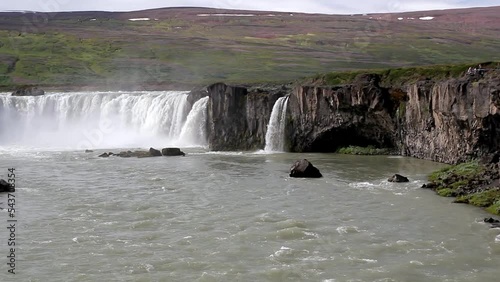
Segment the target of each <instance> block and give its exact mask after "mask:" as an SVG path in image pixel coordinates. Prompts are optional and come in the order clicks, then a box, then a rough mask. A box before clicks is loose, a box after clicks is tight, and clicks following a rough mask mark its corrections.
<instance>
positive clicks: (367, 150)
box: [337, 146, 391, 155]
mask: <svg viewBox="0 0 500 282" xmlns="http://www.w3.org/2000/svg"><path fill="white" fill-rule="evenodd" d="M337 153H338V154H344V155H390V154H391V150H390V149H387V148H375V147H374V146H368V147H357V146H349V147H344V148H340V149H338V150H337Z"/></svg>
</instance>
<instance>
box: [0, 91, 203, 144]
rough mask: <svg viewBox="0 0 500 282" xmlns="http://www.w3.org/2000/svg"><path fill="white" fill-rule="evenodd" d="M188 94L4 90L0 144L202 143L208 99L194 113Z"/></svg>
mask: <svg viewBox="0 0 500 282" xmlns="http://www.w3.org/2000/svg"><path fill="white" fill-rule="evenodd" d="M187 97H188V95H187V92H180V91H164V92H85V93H84V92H75V93H54V94H47V95H44V96H37V97H12V96H9V95H0V131H1V132H2V134H1V135H0V146H9V145H16V146H24V147H38V148H58V149H61V148H65V149H78V150H80V149H96V148H129V147H149V146H160V147H161V146H166V145H176V146H200V145H201V146H203V145H205V144H206V133H205V131H204V128H205V123H206V106H207V100H208V98H206V99H203V101H198V103H195V105H193V108H192V111H191V112H190V110H191V108H190V105H189V103H188V102H187ZM198 123H202V124H198Z"/></svg>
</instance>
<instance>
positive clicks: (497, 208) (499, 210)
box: [486, 201, 500, 215]
mask: <svg viewBox="0 0 500 282" xmlns="http://www.w3.org/2000/svg"><path fill="white" fill-rule="evenodd" d="M486 210H487V211H488V212H490V213H492V214H496V215H500V201H496V202H495V203H494V204H493V205H491V206H489V207H488V208H486Z"/></svg>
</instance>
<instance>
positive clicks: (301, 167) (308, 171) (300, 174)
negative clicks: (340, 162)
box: [290, 159, 323, 178]
mask: <svg viewBox="0 0 500 282" xmlns="http://www.w3.org/2000/svg"><path fill="white" fill-rule="evenodd" d="M290 177H295V178H320V177H323V175H322V174H321V172H320V171H319V169H317V168H316V167H315V166H313V165H312V163H310V162H309V161H308V160H306V159H303V160H298V161H296V162H295V163H294V164H293V165H292V167H291V168H290Z"/></svg>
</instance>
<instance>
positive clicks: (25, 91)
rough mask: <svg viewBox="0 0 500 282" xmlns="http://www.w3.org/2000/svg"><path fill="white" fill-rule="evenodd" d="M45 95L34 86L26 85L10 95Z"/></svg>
mask: <svg viewBox="0 0 500 282" xmlns="http://www.w3.org/2000/svg"><path fill="white" fill-rule="evenodd" d="M42 95H45V91H44V90H43V89H41V88H38V87H36V86H28V87H23V88H19V89H16V90H15V91H14V92H12V96H42Z"/></svg>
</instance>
